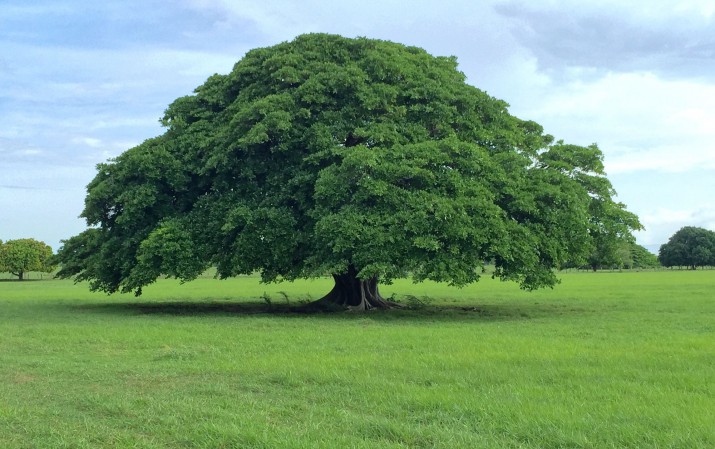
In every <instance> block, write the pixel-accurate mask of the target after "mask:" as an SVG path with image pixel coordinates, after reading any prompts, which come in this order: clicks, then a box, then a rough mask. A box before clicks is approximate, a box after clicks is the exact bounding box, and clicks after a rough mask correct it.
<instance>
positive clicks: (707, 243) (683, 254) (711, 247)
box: [658, 226, 715, 270]
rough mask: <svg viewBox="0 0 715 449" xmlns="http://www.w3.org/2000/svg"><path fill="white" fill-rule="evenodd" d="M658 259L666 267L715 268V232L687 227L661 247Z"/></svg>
mask: <svg viewBox="0 0 715 449" xmlns="http://www.w3.org/2000/svg"><path fill="white" fill-rule="evenodd" d="M658 259H659V260H660V263H661V264H663V266H666V267H688V268H690V269H692V270H695V269H697V268H698V267H704V266H715V232H713V231H710V230H708V229H705V228H699V227H694V226H685V227H683V228H681V229H680V230H678V231H677V232H676V233H675V234H673V235H672V236H671V237H670V239H669V240H668V243H665V244H664V245H662V246H661V247H660V251H659V252H658Z"/></svg>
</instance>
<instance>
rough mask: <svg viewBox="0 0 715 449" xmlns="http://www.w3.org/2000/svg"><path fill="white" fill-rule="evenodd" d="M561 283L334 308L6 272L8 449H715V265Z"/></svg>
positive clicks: (239, 293)
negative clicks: (404, 304)
mask: <svg viewBox="0 0 715 449" xmlns="http://www.w3.org/2000/svg"><path fill="white" fill-rule="evenodd" d="M562 277H563V283H562V284H561V285H559V286H557V287H556V289H554V290H544V291H538V292H532V293H528V292H522V291H520V290H518V288H517V287H515V286H514V285H512V284H506V283H501V282H498V281H493V280H491V279H484V280H483V281H482V282H480V283H479V284H476V285H474V286H471V287H469V288H465V289H461V290H459V289H452V288H449V287H446V286H443V285H437V284H430V283H427V284H416V285H415V284H412V283H410V282H398V283H396V284H395V285H392V286H384V287H383V288H382V290H383V294H384V295H386V296H387V295H391V294H393V293H395V294H396V297H397V299H398V300H402V301H406V300H407V299H408V296H407V295H413V296H415V297H417V298H420V300H421V301H422V302H423V303H426V304H428V305H427V306H425V307H422V308H420V309H418V310H396V311H395V310H393V311H388V312H382V311H380V312H375V313H367V314H353V313H340V314H317V315H306V314H295V313H294V314H290V313H275V312H274V313H264V312H263V311H264V310H265V309H266V308H267V304H266V302H265V301H264V299H261V296H263V295H264V293H265V295H267V296H268V297H270V298H271V302H272V304H273V308H274V311H275V310H281V308H282V305H283V304H285V303H286V299H285V295H287V298H288V301H290V302H291V305H293V304H295V303H297V302H299V301H305V300H308V299H310V298H312V299H317V298H318V297H320V296H321V295H322V294H324V293H326V292H327V291H328V290H329V288H330V286H331V285H330V282H329V281H328V280H316V281H310V282H308V281H304V282H296V283H292V284H277V285H261V284H259V283H258V282H257V280H256V279H253V278H238V279H232V280H227V281H216V280H212V279H199V280H197V281H195V282H192V283H188V284H185V285H180V284H179V283H177V282H175V281H171V280H163V281H160V282H158V283H157V284H155V285H153V286H151V287H149V288H146V289H145V292H144V295H143V296H141V297H140V298H134V297H133V296H130V295H113V296H106V295H102V294H93V293H89V292H88V291H87V289H86V286H84V285H74V284H72V283H71V282H67V281H47V280H46V281H31V282H24V283H18V282H0V447H2V448H28V449H29V448H33V449H34V448H336V447H350V448H432V447H437V448H712V447H715V425H714V424H713V423H715V289H714V288H713V287H714V286H715V271H698V272H690V271H658V272H642V273H625V272H624V273H567V274H564V275H563V276H562ZM280 292H284V293H285V295H284V294H282V293H280ZM413 302H414V301H413Z"/></svg>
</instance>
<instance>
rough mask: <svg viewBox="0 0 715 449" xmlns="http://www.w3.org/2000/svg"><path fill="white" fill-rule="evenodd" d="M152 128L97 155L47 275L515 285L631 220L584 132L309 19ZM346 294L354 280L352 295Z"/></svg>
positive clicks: (103, 284) (541, 281)
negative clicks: (136, 141)
mask: <svg viewBox="0 0 715 449" xmlns="http://www.w3.org/2000/svg"><path fill="white" fill-rule="evenodd" d="M163 124H164V125H165V126H166V128H167V130H166V132H165V133H164V134H163V135H161V136H159V137H156V138H153V139H150V140H147V141H145V142H144V143H142V144H141V145H139V146H137V147H135V148H132V149H130V150H128V151H126V152H125V153H124V154H122V155H120V156H119V157H117V158H116V159H114V160H112V161H110V162H108V163H106V164H100V165H99V167H98V173H97V175H96V177H95V178H94V180H93V181H92V182H91V183H90V184H89V186H88V195H87V198H86V201H85V209H84V211H83V213H82V215H83V216H84V217H85V218H86V219H87V222H88V224H89V225H90V226H91V228H90V229H88V230H86V231H85V232H83V233H82V234H80V235H78V236H76V237H73V238H71V239H69V240H67V241H66V242H65V244H64V247H63V248H62V249H61V251H60V259H61V261H62V263H63V268H62V271H61V272H60V274H61V275H62V276H77V279H80V280H89V281H90V283H91V284H90V285H91V287H92V288H93V289H98V290H104V291H108V292H113V291H116V290H121V291H132V290H134V291H137V292H140V291H141V287H142V286H144V285H147V284H149V283H151V282H153V281H154V280H155V279H156V278H157V277H158V276H160V275H168V276H175V277H178V278H181V279H184V280H190V279H193V278H195V277H196V276H197V275H198V274H199V273H201V272H202V271H203V270H205V269H206V268H207V267H208V266H211V265H215V266H216V267H217V270H218V275H219V276H220V277H229V276H235V275H239V274H242V273H251V272H254V271H258V272H260V273H261V275H262V277H263V279H264V280H265V281H275V280H282V279H288V280H290V279H296V278H307V277H316V276H323V275H326V274H333V276H334V277H335V281H336V289H335V290H334V291H333V292H331V294H330V295H328V297H326V299H327V300H329V301H332V302H338V303H341V304H346V305H350V306H355V307H362V308H366V307H372V306H380V305H385V303H384V301H382V299H381V297H380V295H379V292H378V291H377V280H378V279H380V280H382V281H387V282H389V281H391V280H392V279H395V278H402V277H406V276H408V275H410V276H412V277H413V278H414V279H415V280H416V281H421V280H425V279H432V280H436V281H446V282H449V283H451V284H453V285H460V286H461V285H465V284H468V283H471V282H475V281H477V280H478V279H479V276H480V273H481V267H482V266H483V264H484V263H485V262H491V263H494V265H495V267H496V271H495V276H497V277H500V278H502V279H505V280H514V281H517V282H519V283H520V284H521V286H522V287H524V288H529V289H531V288H538V287H543V286H551V285H553V284H554V283H555V282H556V278H555V275H554V273H553V269H554V268H558V267H560V266H562V265H563V264H564V263H566V262H569V261H570V262H574V261H585V260H586V258H587V257H588V256H589V255H590V254H592V253H593V251H594V249H595V248H596V247H597V246H599V247H610V245H611V243H612V242H614V241H620V240H622V239H624V238H627V237H628V236H630V232H631V230H632V229H637V228H639V227H640V224H639V223H638V220H637V217H635V215H633V214H631V213H629V212H627V211H626V209H625V206H624V205H623V204H620V203H617V202H615V201H614V200H613V196H614V194H615V192H614V190H613V188H612V186H611V184H610V182H609V181H608V179H607V178H606V176H605V173H604V169H603V155H602V153H601V151H600V150H599V149H598V148H597V146H596V145H591V146H588V147H582V146H577V145H569V144H565V143H563V142H560V141H559V142H554V139H553V138H552V137H551V136H550V135H548V134H544V132H543V129H542V127H541V126H539V125H538V124H537V123H534V122H531V121H524V120H521V119H518V118H516V117H514V116H512V115H510V114H509V113H508V111H507V104H506V103H504V102H503V101H500V100H497V99H494V98H492V97H490V96H489V95H487V94H486V93H485V92H483V91H481V90H479V89H477V88H475V87H472V86H470V85H468V84H466V83H465V77H464V75H463V74H462V73H461V72H459V71H458V70H457V63H456V61H455V59H454V58H449V57H434V56H431V55H429V54H428V53H426V52H425V51H424V50H422V49H419V48H415V47H406V46H403V45H400V44H396V43H391V42H385V41H378V40H371V39H365V38H360V39H347V38H343V37H340V36H334V35H325V34H311V35H304V36H300V37H298V38H296V39H295V40H294V41H292V42H288V43H282V44H279V45H276V46H274V47H270V48H262V49H256V50H253V51H250V52H248V53H247V54H246V55H245V57H244V58H243V59H242V60H241V61H239V62H238V63H237V64H236V65H235V67H234V69H233V71H232V72H231V73H230V74H228V75H214V76H212V77H210V78H209V79H208V80H207V81H206V82H205V83H204V84H203V85H202V86H200V87H198V88H197V89H196V91H195V94H194V95H190V96H186V97H182V98H179V99H177V100H176V101H174V102H173V103H172V104H171V105H170V106H169V108H168V109H167V111H166V114H165V116H164V118H163ZM350 292H352V293H350Z"/></svg>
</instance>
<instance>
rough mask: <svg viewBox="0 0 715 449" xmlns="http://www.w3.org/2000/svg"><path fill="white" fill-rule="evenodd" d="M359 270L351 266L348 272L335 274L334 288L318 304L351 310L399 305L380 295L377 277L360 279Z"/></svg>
mask: <svg viewBox="0 0 715 449" xmlns="http://www.w3.org/2000/svg"><path fill="white" fill-rule="evenodd" d="M357 273H358V270H357V269H355V267H353V266H350V267H349V268H348V271H347V273H342V274H334V275H333V279H335V286H334V287H333V289H332V290H331V291H330V293H328V294H327V295H325V296H324V297H322V298H321V299H319V300H318V301H316V305H318V306H327V307H329V308H335V307H336V306H337V307H342V308H346V309H349V310H370V309H386V308H391V307H397V306H398V304H397V303H394V302H391V301H387V300H386V299H385V298H383V297H382V296H381V295H380V291H379V290H378V288H377V283H378V280H377V278H376V277H373V278H370V279H365V280H363V279H359V278H358V277H357Z"/></svg>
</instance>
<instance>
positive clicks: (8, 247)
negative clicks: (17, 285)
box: [0, 239, 55, 281]
mask: <svg viewBox="0 0 715 449" xmlns="http://www.w3.org/2000/svg"><path fill="white" fill-rule="evenodd" d="M54 269H55V266H54V263H53V255H52V248H50V246H49V245H47V244H46V243H44V242H40V241H37V240H35V239H17V240H8V241H7V242H4V243H3V241H2V240H0V273H10V274H12V275H13V276H17V278H18V280H20V281H22V280H24V279H25V275H26V274H27V273H28V272H30V271H41V272H44V273H49V272H51V271H53V270H54Z"/></svg>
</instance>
